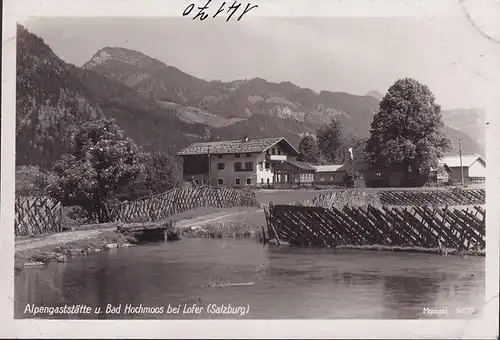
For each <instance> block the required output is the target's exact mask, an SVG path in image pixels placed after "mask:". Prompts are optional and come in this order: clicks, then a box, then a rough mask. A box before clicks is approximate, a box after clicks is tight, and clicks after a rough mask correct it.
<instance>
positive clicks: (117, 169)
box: [48, 119, 143, 222]
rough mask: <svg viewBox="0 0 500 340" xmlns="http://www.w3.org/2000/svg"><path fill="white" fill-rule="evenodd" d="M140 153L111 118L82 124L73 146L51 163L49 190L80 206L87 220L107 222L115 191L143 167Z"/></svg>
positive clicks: (73, 204)
mask: <svg viewBox="0 0 500 340" xmlns="http://www.w3.org/2000/svg"><path fill="white" fill-rule="evenodd" d="M142 160H143V155H142V154H141V153H140V152H139V151H138V148H137V146H136V145H135V144H134V142H132V141H131V140H130V139H129V138H127V137H125V136H124V134H123V131H122V130H121V129H120V128H119V127H118V126H117V125H116V123H115V122H114V120H112V119H100V120H95V121H90V122H87V123H85V124H83V125H82V126H81V127H80V128H79V129H78V131H76V135H75V150H74V152H73V153H72V154H64V155H63V156H62V157H61V159H60V160H59V161H57V162H56V163H55V164H54V167H53V170H54V172H55V174H56V175H57V178H56V180H54V182H53V183H51V185H50V186H49V190H48V191H49V193H50V195H51V196H53V197H54V198H56V199H58V200H59V201H61V202H63V204H64V205H71V206H75V205H76V206H80V207H82V209H83V210H84V211H85V212H86V214H87V217H88V219H89V220H92V221H97V222H108V221H109V220H110V219H111V218H112V216H111V215H110V213H111V211H110V207H111V206H112V204H113V203H116V198H115V194H116V192H118V191H119V190H120V188H122V187H124V186H126V185H128V184H129V183H130V182H132V181H134V180H135V178H136V177H137V176H138V175H139V174H140V173H141V171H143V165H142V164H141V161H142Z"/></svg>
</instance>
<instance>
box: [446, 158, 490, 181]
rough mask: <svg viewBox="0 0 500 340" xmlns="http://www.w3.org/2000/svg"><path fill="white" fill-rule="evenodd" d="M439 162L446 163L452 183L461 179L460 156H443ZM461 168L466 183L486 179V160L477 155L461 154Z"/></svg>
mask: <svg viewBox="0 0 500 340" xmlns="http://www.w3.org/2000/svg"><path fill="white" fill-rule="evenodd" d="M439 164H446V165H447V166H448V167H449V168H450V169H451V173H450V179H451V181H452V182H454V183H460V182H461V180H462V171H461V169H460V156H445V157H443V158H442V159H441V160H440V161H439ZM462 168H463V176H464V181H465V182H466V183H474V182H484V181H485V179H486V161H485V160H484V158H483V157H481V156H479V155H464V156H462Z"/></svg>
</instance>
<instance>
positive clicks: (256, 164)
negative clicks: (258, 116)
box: [177, 136, 298, 187]
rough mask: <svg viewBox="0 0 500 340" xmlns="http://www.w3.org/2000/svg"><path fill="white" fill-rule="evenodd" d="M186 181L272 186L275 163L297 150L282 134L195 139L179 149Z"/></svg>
mask: <svg viewBox="0 0 500 340" xmlns="http://www.w3.org/2000/svg"><path fill="white" fill-rule="evenodd" d="M177 155H178V156H180V157H182V160H183V162H182V163H183V178H184V181H192V180H193V179H194V180H196V182H197V183H199V184H205V185H209V184H211V185H214V186H236V187H244V186H272V185H273V184H274V182H275V181H280V180H282V179H281V178H280V177H279V175H278V176H275V166H276V165H277V164H280V163H281V162H284V161H292V162H293V161H295V159H296V157H297V155H298V151H297V150H296V149H295V148H294V147H293V146H292V145H291V144H290V143H289V142H288V141H287V140H286V139H285V138H283V137H277V138H263V139H249V138H248V137H247V136H245V138H243V139H241V140H229V141H216V142H204V143H194V144H192V145H190V146H189V147H187V148H185V149H183V150H181V151H179V152H178V153H177Z"/></svg>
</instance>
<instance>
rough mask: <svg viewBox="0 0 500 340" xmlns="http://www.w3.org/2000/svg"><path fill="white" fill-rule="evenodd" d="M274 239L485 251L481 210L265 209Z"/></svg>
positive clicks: (310, 243)
mask: <svg viewBox="0 0 500 340" xmlns="http://www.w3.org/2000/svg"><path fill="white" fill-rule="evenodd" d="M265 214H266V219H267V226H268V232H269V236H270V237H271V238H272V237H276V236H277V239H278V240H281V241H286V242H288V243H289V244H291V245H298V246H313V247H337V246H370V245H372V246H373V245H379V246H391V247H394V246H399V247H420V248H451V249H456V250H470V249H484V247H485V215H486V212H485V210H483V208H481V207H478V206H476V207H474V208H473V209H472V208H467V209H451V208H447V207H445V208H438V207H434V208H429V207H425V206H422V207H418V206H415V207H412V208H407V207H404V208H403V207H393V208H388V207H382V208H375V207H373V206H368V207H367V208H362V207H360V208H351V207H347V206H345V207H344V208H343V209H342V210H339V209H336V208H331V209H325V208H323V207H314V206H296V205H273V204H272V203H270V204H269V208H268V209H265Z"/></svg>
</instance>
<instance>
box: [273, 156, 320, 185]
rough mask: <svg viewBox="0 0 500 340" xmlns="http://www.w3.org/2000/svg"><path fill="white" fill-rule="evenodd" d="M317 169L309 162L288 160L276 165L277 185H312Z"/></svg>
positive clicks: (275, 180)
mask: <svg viewBox="0 0 500 340" xmlns="http://www.w3.org/2000/svg"><path fill="white" fill-rule="evenodd" d="M315 171H316V169H315V168H314V167H313V166H312V165H310V164H309V163H305V162H299V161H290V160H286V161H283V162H281V163H279V164H277V165H276V166H275V167H274V184H275V186H277V187H293V186H312V184H313V183H314V172H315Z"/></svg>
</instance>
